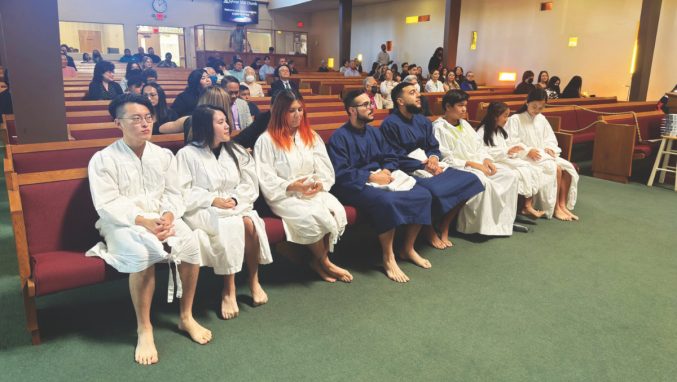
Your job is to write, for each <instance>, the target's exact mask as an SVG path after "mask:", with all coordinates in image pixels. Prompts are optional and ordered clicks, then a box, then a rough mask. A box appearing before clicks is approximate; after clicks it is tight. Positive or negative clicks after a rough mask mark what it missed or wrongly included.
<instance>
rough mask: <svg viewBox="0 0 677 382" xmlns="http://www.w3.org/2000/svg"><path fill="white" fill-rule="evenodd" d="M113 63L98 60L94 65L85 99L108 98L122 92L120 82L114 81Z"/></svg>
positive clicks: (97, 99)
mask: <svg viewBox="0 0 677 382" xmlns="http://www.w3.org/2000/svg"><path fill="white" fill-rule="evenodd" d="M114 71H115V65H113V63H112V62H109V61H100V62H97V63H96V66H94V76H93V77H92V82H90V83H89V90H88V91H87V95H86V96H85V100H88V101H99V100H110V99H113V98H115V96H117V95H120V94H122V93H123V91H122V88H121V87H120V84H118V83H117V82H115V81H114V79H115V75H114V74H113V72H114Z"/></svg>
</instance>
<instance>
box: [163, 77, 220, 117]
mask: <svg viewBox="0 0 677 382" xmlns="http://www.w3.org/2000/svg"><path fill="white" fill-rule="evenodd" d="M210 85H212V80H211V79H210V78H209V75H208V74H207V72H206V71H205V70H204V69H195V70H193V71H192V72H190V74H189V75H188V86H187V87H186V89H185V90H184V91H182V92H181V93H179V95H178V96H176V99H175V100H174V103H173V104H172V110H174V111H175V112H176V114H177V115H178V116H179V117H183V116H187V115H190V114H192V113H193V110H195V107H196V106H197V100H198V98H200V94H201V93H202V92H203V91H204V89H205V88H207V87H208V86H210ZM214 85H216V84H214Z"/></svg>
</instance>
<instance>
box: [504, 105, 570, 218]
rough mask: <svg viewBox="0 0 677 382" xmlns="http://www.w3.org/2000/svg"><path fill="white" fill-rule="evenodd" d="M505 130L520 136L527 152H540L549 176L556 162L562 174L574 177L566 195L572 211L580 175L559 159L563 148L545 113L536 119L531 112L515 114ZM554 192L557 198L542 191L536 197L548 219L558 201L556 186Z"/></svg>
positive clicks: (536, 201) (513, 135)
mask: <svg viewBox="0 0 677 382" xmlns="http://www.w3.org/2000/svg"><path fill="white" fill-rule="evenodd" d="M505 130H506V131H507V132H508V136H509V137H511V138H512V137H519V138H518V139H519V141H518V143H522V144H524V145H525V146H526V147H527V152H529V150H531V149H537V150H539V151H540V154H541V160H540V161H538V164H539V165H540V166H542V167H543V168H545V169H546V173H549V172H551V171H552V170H551V169H548V167H550V168H552V166H553V163H554V164H555V165H557V166H559V167H561V168H562V170H563V171H566V172H567V173H569V175H571V186H570V187H569V191H568V193H567V208H568V209H570V210H573V209H574V207H575V205H576V198H577V195H578V178H579V176H578V172H576V169H575V168H574V166H573V165H572V164H571V162H569V161H567V160H566V159H563V158H560V156H559V154H560V153H561V152H562V149H560V148H559V146H558V145H557V138H556V137H555V133H554V132H553V131H552V127H551V126H550V123H549V122H548V120H547V119H546V118H545V116H544V115H543V114H538V115H536V116H535V117H532V116H531V115H530V114H529V112H526V111H525V112H523V113H520V114H513V115H511V116H510V118H508V122H507V123H506V125H505ZM513 139H514V138H513ZM545 149H551V150H553V151H554V152H555V154H556V156H555V157H554V158H553V157H552V156H551V155H550V154H548V153H546V152H545ZM556 170H557V169H556V168H555V171H556ZM552 193H554V194H555V196H554V198H553V196H552V195H549V194H550V193H540V192H539V193H538V194H537V196H536V198H534V202H535V204H536V208H539V209H542V210H544V211H546V213H548V217H550V216H552V211H554V207H555V203H556V200H557V186H555V189H554V190H553V191H552ZM551 203H552V205H551Z"/></svg>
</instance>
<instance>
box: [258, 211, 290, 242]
mask: <svg viewBox="0 0 677 382" xmlns="http://www.w3.org/2000/svg"><path fill="white" fill-rule="evenodd" d="M263 221H264V222H265V223H266V235H268V242H269V243H270V244H277V243H281V242H283V241H285V240H286V237H285V234H284V227H283V226H282V220H280V218H276V217H264V218H263Z"/></svg>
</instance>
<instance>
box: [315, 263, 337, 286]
mask: <svg viewBox="0 0 677 382" xmlns="http://www.w3.org/2000/svg"><path fill="white" fill-rule="evenodd" d="M310 268H312V270H314V271H315V272H316V273H317V274H318V275H319V276H320V278H321V279H322V280H324V281H326V282H328V283H335V282H336V278H335V277H332V276H330V275H329V274H328V273H327V271H325V270H324V268H322V265H320V263H319V261H317V260H311V261H310Z"/></svg>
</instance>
